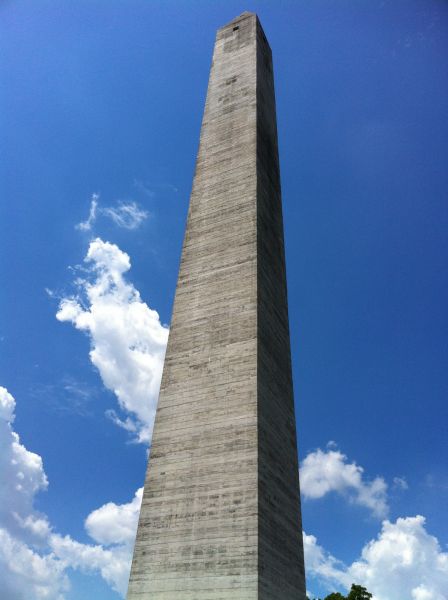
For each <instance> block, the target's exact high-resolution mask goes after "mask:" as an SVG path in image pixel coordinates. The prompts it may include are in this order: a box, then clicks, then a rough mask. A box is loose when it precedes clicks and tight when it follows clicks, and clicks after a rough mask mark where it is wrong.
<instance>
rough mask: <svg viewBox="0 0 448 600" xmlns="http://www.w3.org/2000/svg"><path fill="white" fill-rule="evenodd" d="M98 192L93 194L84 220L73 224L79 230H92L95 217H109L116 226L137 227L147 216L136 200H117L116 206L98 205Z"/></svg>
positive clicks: (146, 212)
mask: <svg viewBox="0 0 448 600" xmlns="http://www.w3.org/2000/svg"><path fill="white" fill-rule="evenodd" d="M99 198H100V197H99V194H93V195H92V199H91V201H90V208H89V216H88V218H87V219H86V220H85V221H82V222H81V223H78V224H77V225H75V229H78V230H79V231H92V230H93V226H94V224H95V222H96V221H97V219H98V218H99V217H101V216H103V217H106V218H108V219H111V220H112V221H113V222H114V223H115V225H117V227H121V228H123V229H130V230H133V229H137V228H138V227H140V225H141V224H142V223H143V221H144V220H145V219H147V218H148V216H149V213H148V211H146V210H144V209H143V208H141V207H140V206H139V205H138V204H137V202H134V201H133V200H130V201H124V200H122V201H119V202H117V204H116V206H104V207H103V206H100V204H99Z"/></svg>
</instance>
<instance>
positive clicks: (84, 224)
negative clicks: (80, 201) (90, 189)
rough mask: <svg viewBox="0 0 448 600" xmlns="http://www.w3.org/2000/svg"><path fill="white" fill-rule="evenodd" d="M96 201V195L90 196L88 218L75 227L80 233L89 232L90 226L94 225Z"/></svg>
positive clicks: (97, 197) (97, 196) (96, 208)
mask: <svg viewBox="0 0 448 600" xmlns="http://www.w3.org/2000/svg"><path fill="white" fill-rule="evenodd" d="M98 199H99V195H98V194H93V195H92V199H91V201H90V209H89V216H88V218H87V219H86V220H85V221H82V222H81V223H78V224H77V225H75V229H79V230H80V231H91V229H92V226H93V224H94V223H95V221H96V217H97V210H98Z"/></svg>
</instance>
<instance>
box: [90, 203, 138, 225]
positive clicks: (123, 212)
mask: <svg viewBox="0 0 448 600" xmlns="http://www.w3.org/2000/svg"><path fill="white" fill-rule="evenodd" d="M101 214H103V215H104V216H106V217H109V218H110V219H112V221H113V222H114V223H115V225H117V226H118V227H122V228H124V229H137V227H139V226H140V225H141V223H142V222H143V221H144V220H145V219H147V218H148V215H149V213H148V212H147V211H146V210H143V209H142V208H140V207H139V206H138V205H137V203H136V202H119V203H118V206H116V207H112V206H110V207H106V208H102V209H101Z"/></svg>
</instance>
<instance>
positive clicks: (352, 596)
mask: <svg viewBox="0 0 448 600" xmlns="http://www.w3.org/2000/svg"><path fill="white" fill-rule="evenodd" d="M371 597H372V594H370V593H369V592H368V591H367V590H366V588H365V587H362V585H355V584H354V583H353V584H352V589H351V590H350V592H349V595H348V596H347V600H370V598H371Z"/></svg>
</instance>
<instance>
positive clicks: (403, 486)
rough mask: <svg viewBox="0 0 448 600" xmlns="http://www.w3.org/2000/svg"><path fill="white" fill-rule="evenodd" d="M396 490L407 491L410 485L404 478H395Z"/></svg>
mask: <svg viewBox="0 0 448 600" xmlns="http://www.w3.org/2000/svg"><path fill="white" fill-rule="evenodd" d="M394 488H395V489H398V490H407V489H409V485H408V482H407V481H406V479H405V478H404V477H394Z"/></svg>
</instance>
